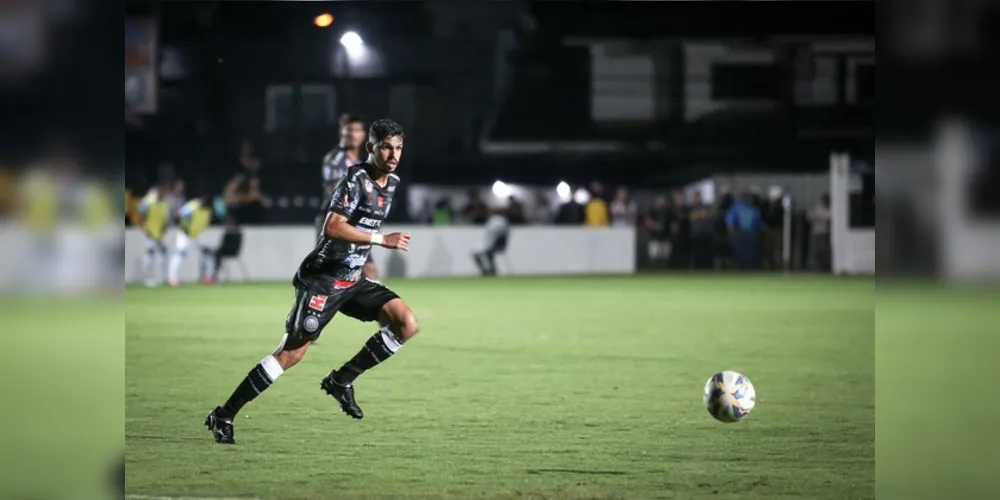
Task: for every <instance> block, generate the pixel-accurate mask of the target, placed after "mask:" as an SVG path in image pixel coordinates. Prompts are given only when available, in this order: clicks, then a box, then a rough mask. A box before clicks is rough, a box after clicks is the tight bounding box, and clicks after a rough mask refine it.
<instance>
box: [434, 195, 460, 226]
mask: <svg viewBox="0 0 1000 500" xmlns="http://www.w3.org/2000/svg"><path fill="white" fill-rule="evenodd" d="M454 218H455V214H454V213H453V211H452V209H451V204H450V203H449V202H448V199H447V198H441V199H440V200H438V201H437V203H435V204H434V210H433V211H432V212H431V224H432V225H435V226H450V225H451V224H452V223H453V222H454Z"/></svg>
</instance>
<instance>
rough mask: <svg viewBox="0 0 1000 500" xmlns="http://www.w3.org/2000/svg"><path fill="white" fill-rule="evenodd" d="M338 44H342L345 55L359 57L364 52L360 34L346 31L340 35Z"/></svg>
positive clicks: (363, 42) (353, 57) (363, 43)
mask: <svg viewBox="0 0 1000 500" xmlns="http://www.w3.org/2000/svg"><path fill="white" fill-rule="evenodd" d="M340 44H341V45H343V46H344V50H346V51H347V57H350V58H351V59H355V58H358V57H360V56H361V55H363V54H364V52H365V41H364V40H362V39H361V35H359V34H357V33H355V32H353V31H348V32H347V33H344V35H343V36H341V37H340Z"/></svg>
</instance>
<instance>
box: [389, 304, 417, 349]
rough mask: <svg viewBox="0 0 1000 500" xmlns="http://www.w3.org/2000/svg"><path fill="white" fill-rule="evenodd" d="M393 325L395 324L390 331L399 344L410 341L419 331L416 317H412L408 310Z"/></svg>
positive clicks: (411, 312)
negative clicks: (394, 334)
mask: <svg viewBox="0 0 1000 500" xmlns="http://www.w3.org/2000/svg"><path fill="white" fill-rule="evenodd" d="M395 323H396V324H395V325H393V328H392V330H393V332H395V333H396V336H397V337H398V340H399V341H400V343H403V342H406V341H407V340H410V339H411V338H413V336H414V335H416V334H417V332H418V331H420V323H418V322H417V317H416V315H414V314H413V311H410V310H407V311H406V312H405V313H403V314H402V315H401V317H400V318H399V319H397V320H396V321H395Z"/></svg>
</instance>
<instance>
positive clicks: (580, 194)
mask: <svg viewBox="0 0 1000 500" xmlns="http://www.w3.org/2000/svg"><path fill="white" fill-rule="evenodd" d="M573 201H575V202H577V203H579V204H581V205H586V204H587V202H588V201H590V193H588V192H587V190H586V189H583V188H580V189H577V190H576V192H575V193H573Z"/></svg>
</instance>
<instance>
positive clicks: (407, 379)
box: [125, 276, 875, 499]
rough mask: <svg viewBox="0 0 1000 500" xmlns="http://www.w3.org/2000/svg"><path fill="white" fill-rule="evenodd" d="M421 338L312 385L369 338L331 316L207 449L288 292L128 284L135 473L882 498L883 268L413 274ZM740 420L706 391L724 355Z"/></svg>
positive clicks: (280, 482) (458, 493) (232, 481)
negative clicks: (737, 392)
mask: <svg viewBox="0 0 1000 500" xmlns="http://www.w3.org/2000/svg"><path fill="white" fill-rule="evenodd" d="M389 285H390V286H391V287H392V288H393V289H394V290H396V291H397V292H398V293H399V294H400V295H401V296H403V297H404V298H405V299H406V300H407V301H408V302H409V303H410V304H411V306H412V307H413V309H414V310H415V312H416V314H417V316H418V318H419V319H420V321H421V326H422V332H421V333H420V335H418V336H417V338H416V339H414V340H413V341H412V342H411V343H410V344H408V345H407V346H406V347H405V348H403V349H402V350H401V351H400V352H399V353H398V354H397V355H396V356H395V357H394V358H392V359H390V360H389V361H388V362H387V363H385V364H384V365H382V366H379V367H377V368H376V369H374V370H373V371H371V372H369V373H367V374H365V375H364V376H363V377H362V378H361V379H359V381H358V383H357V384H356V387H357V391H358V392H357V396H358V401H359V403H360V405H361V406H362V408H364V410H365V415H366V417H365V419H364V420H362V421H352V420H351V419H349V418H348V417H346V416H345V415H343V414H342V413H340V411H339V409H338V408H337V407H336V406H335V403H334V401H333V400H332V398H329V397H328V396H326V395H325V394H323V393H322V391H321V390H320V389H319V380H320V378H321V377H322V376H323V375H324V374H325V373H326V372H327V371H329V369H330V368H332V367H336V366H339V365H340V364H341V363H342V362H343V361H344V360H346V359H348V358H349V357H350V356H351V355H353V353H354V352H356V351H357V349H358V348H359V347H360V346H361V344H362V343H363V342H364V340H365V339H366V338H367V337H368V336H370V335H371V333H372V332H373V331H374V325H373V324H362V323H359V322H356V321H354V320H352V319H350V318H346V317H337V318H335V319H334V321H333V322H332V323H331V324H330V325H329V326H328V327H327V329H326V331H325V332H324V333H323V335H322V337H321V339H320V342H319V344H318V345H316V346H314V347H313V348H312V349H311V350H310V352H309V353H308V354H307V355H306V357H305V359H304V360H303V361H302V363H300V365H299V366H297V367H295V368H293V369H292V370H290V371H289V372H288V373H286V374H285V375H284V376H282V378H281V379H280V380H279V381H278V382H277V383H276V384H275V385H274V386H272V387H271V388H270V389H269V390H268V391H267V392H266V393H264V394H263V395H262V396H261V397H259V398H258V399H257V400H256V401H254V402H253V403H251V404H250V405H248V406H247V407H246V408H245V409H244V411H243V413H241V414H240V416H239V417H238V420H237V421H236V439H237V442H238V443H239V444H237V445H236V446H230V447H224V446H217V445H215V444H214V443H213V442H212V439H211V436H210V435H209V433H208V432H207V431H206V430H205V429H204V428H203V427H202V425H201V424H202V419H203V418H204V416H205V414H206V413H207V412H208V411H209V410H211V409H212V408H213V407H214V406H215V405H216V404H220V403H221V402H222V401H224V400H225V398H226V397H227V396H228V395H229V393H230V392H231V391H232V389H233V388H234V387H235V385H236V384H237V383H238V382H239V381H240V380H241V378H242V377H243V376H244V375H245V374H246V372H247V371H248V370H249V369H250V368H251V367H252V366H253V365H254V363H256V362H257V361H258V360H259V359H260V358H261V357H263V356H264V355H265V354H267V353H268V352H269V351H270V350H271V349H273V348H274V346H275V345H276V344H277V342H278V340H280V337H281V333H282V329H283V327H284V320H285V315H286V314H287V312H288V310H289V308H290V307H291V302H292V299H293V297H292V288H291V287H290V286H289V285H242V286H235V285H232V286H217V287H199V286H193V287H189V288H181V289H139V288H136V289H129V290H128V292H127V294H126V299H125V320H126V323H125V327H126V366H125V367H126V385H125V420H126V423H125V444H126V461H127V471H128V472H127V485H128V486H127V488H128V491H129V493H132V494H144V495H172V496H203V497H236V496H249V497H258V498H289V499H292V498H440V497H454V498H475V497H490V498H522V497H523V498H720V499H721V498H740V499H746V498H767V499H781V498H874V496H875V344H874V340H875V324H874V318H875V312H874V311H875V303H874V301H875V285H874V280H856V279H847V280H840V279H834V278H825V277H818V278H779V277H761V276H747V277H731V276H730V277H721V276H712V277H699V276H682V277H664V276H637V277H622V278H565V279H554V278H551V279H550V278H545V279H541V278H536V279H500V280H478V279H474V280H413V281H395V282H392V283H389ZM722 369H733V370H738V371H742V372H744V373H745V374H746V375H748V376H749V377H750V379H751V380H752V381H753V382H754V385H755V386H756V388H757V397H758V403H757V408H756V409H755V410H754V412H753V414H752V415H751V416H750V417H749V419H748V420H746V421H744V422H740V423H736V424H722V423H718V422H715V421H714V420H712V419H711V417H709V415H708V414H707V412H706V411H705V409H704V408H703V407H702V403H701V391H702V388H703V386H704V383H705V381H706V380H707V379H708V377H709V376H710V375H712V374H713V373H714V372H716V371H719V370H722Z"/></svg>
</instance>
